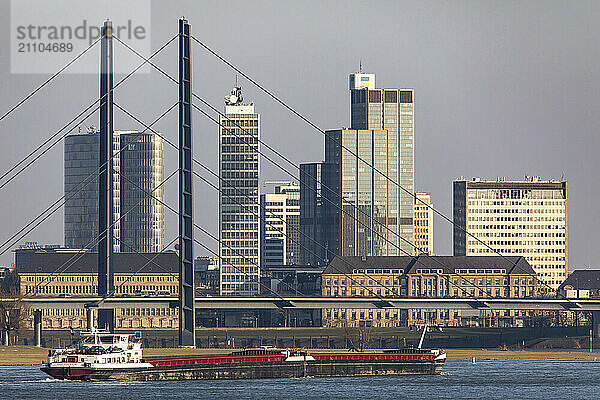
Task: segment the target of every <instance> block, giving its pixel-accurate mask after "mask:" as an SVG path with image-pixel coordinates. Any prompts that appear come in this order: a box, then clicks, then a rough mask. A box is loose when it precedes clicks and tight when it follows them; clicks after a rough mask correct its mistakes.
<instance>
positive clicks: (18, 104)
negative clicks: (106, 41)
mask: <svg viewBox="0 0 600 400" xmlns="http://www.w3.org/2000/svg"><path fill="white" fill-rule="evenodd" d="M103 37H104V35H102V36H100V37H99V38H98V39H96V40H95V41H94V43H92V44H90V45H89V46H88V47H87V48H86V49H84V50H83V51H82V52H81V53H79V54H78V55H77V56H76V57H75V58H73V59H71V61H69V62H68V63H67V64H66V65H64V66H63V67H62V68H61V69H59V70H58V71H56V72H55V73H54V75H52V76H51V77H50V78H48V79H46V81H45V82H44V83H42V84H41V85H40V86H38V87H37V88H36V89H35V90H34V91H33V92H31V93H29V94H28V95H27V96H25V97H24V98H23V99H22V100H21V101H19V102H18V103H17V104H15V106H14V107H13V108H11V109H10V110H8V111H7V112H5V113H4V114H3V115H2V116H1V117H0V121H2V120H3V119H4V118H6V117H7V116H8V115H9V114H10V113H12V112H13V111H15V110H16V109H17V108H19V106H21V105H22V104H23V103H25V102H26V101H27V100H29V99H30V98H31V97H32V96H33V95H34V94H36V93H37V92H39V91H40V90H41V89H42V88H43V87H44V86H46V85H47V84H48V83H50V81H52V80H53V79H54V78H56V77H57V76H58V75H60V74H61V72H63V71H64V70H65V69H67V68H68V67H69V66H70V65H71V64H73V63H74V62H75V61H77V60H78V59H79V58H81V57H82V56H83V55H84V54H85V53H87V51H88V50H89V49H91V48H92V47H94V46H95V45H96V43H98V42H99V41H100V40H101V39H103Z"/></svg>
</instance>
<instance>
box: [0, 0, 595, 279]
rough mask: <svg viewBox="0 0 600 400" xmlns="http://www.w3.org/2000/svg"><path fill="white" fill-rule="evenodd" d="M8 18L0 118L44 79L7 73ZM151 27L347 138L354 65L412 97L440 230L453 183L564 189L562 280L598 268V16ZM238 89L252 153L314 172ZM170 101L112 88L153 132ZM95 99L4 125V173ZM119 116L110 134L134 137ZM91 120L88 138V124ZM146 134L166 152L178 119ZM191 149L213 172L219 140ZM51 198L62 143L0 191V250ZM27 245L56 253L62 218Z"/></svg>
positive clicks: (68, 97)
mask: <svg viewBox="0 0 600 400" xmlns="http://www.w3.org/2000/svg"><path fill="white" fill-rule="evenodd" d="M173 3H174V4H173ZM9 10H10V3H9V2H8V1H6V0H2V2H1V7H0V33H2V39H0V41H1V42H0V114H3V113H4V112H5V110H8V109H9V108H10V107H12V106H13V105H14V104H15V103H16V102H17V101H18V100H20V99H21V98H22V97H23V96H24V95H26V94H27V93H29V92H30V91H31V90H33V89H34V88H35V87H37V86H38V85H39V84H40V83H41V82H43V81H44V80H45V79H47V77H48V76H49V75H41V74H40V75H32V74H27V75H19V74H11V73H10V57H11V54H10V38H9V29H10V12H9ZM32 12H35V10H32ZM151 16H152V22H151V26H150V28H151V40H152V49H153V50H154V49H157V48H158V47H160V46H161V45H162V44H163V43H164V42H166V41H167V40H168V39H170V38H171V37H172V36H173V35H175V34H176V32H177V19H178V18H179V17H181V16H185V17H186V18H187V19H188V20H189V21H190V23H191V24H192V33H193V34H194V35H195V36H197V37H198V38H199V39H201V40H203V41H205V42H206V43H207V44H209V45H211V46H212V47H213V48H214V49H215V50H217V51H218V52H220V53H221V54H222V55H223V56H224V57H226V58H228V59H229V60H231V61H232V62H233V63H234V64H236V65H238V66H239V67H240V68H241V69H242V70H244V71H246V72H247V73H248V74H250V75H251V76H253V77H255V78H256V79H257V80H258V81H259V82H261V83H263V84H264V85H265V86H266V87H268V88H270V89H272V90H273V91H274V92H275V93H277V94H278V95H280V96H281V97H282V98H283V99H285V100H286V101H287V102H288V103H289V104H290V105H292V106H293V107H295V108H296V109H297V110H298V111H299V112H301V113H303V114H304V115H305V116H307V117H308V118H309V119H310V120H311V121H313V122H314V123H316V124H317V125H318V126H319V127H321V128H323V129H334V128H339V127H340V126H348V125H349V91H348V74H349V73H350V72H354V71H356V70H357V69H358V65H359V60H362V62H363V67H364V68H363V69H364V70H365V71H366V72H373V73H376V74H377V85H378V86H379V87H411V88H414V89H415V142H416V144H415V163H416V165H415V180H416V185H415V186H416V188H417V190H419V191H427V192H430V193H431V194H432V198H433V202H434V205H435V207H436V208H438V209H439V210H440V211H441V212H443V213H444V214H446V215H448V216H451V215H452V181H453V179H455V178H457V177H460V176H466V177H472V176H479V177H487V178H493V179H495V178H496V177H497V176H501V177H502V176H504V177H507V178H523V176H524V175H540V176H542V177H544V178H561V176H564V178H565V179H567V180H568V185H569V186H568V189H569V193H568V196H569V198H568V213H569V214H568V229H569V232H568V240H569V268H570V269H573V268H584V267H587V266H588V265H591V266H592V267H599V265H598V263H597V262H596V260H595V259H593V258H592V256H593V254H594V253H593V246H594V243H597V241H598V235H597V230H598V226H599V225H600V211H599V209H598V207H597V205H596V204H597V202H598V199H600V188H599V186H598V177H599V175H598V174H599V173H598V171H599V169H600V157H599V156H598V153H599V149H600V140H599V139H598V123H599V121H600V113H599V112H598V109H599V106H600V78H599V75H598V71H600V54H599V44H598V38H599V37H600V23H599V21H600V2H597V1H593V2H585V1H577V2H567V1H564V2H557V1H539V2H536V1H529V2H527V1H502V2H499V1H489V2H486V1H471V2H463V1H433V2H422V1H378V2H376V1H370V2H366V1H302V2H299V1H298V2H281V1H244V2H237V1H230V2H223V1H202V2H191V1H190V2H176V3H175V2H164V3H163V2H152V8H151ZM108 17H110V18H112V19H114V20H115V21H116V22H118V21H117V20H118V15H99V16H98V18H97V24H98V25H100V24H101V23H102V21H103V20H104V19H106V18H108ZM115 46H116V44H115ZM92 53H93V54H90V55H89V57H88V56H86V57H84V58H82V59H81V60H80V61H79V62H89V63H94V64H97V62H98V53H99V49H98V48H96V49H94V51H93V52H92ZM176 57H177V46H176V43H173V44H172V45H171V46H169V47H168V48H167V49H166V50H165V52H164V53H161V55H160V56H158V57H157V59H156V61H157V63H158V64H160V65H161V66H162V67H164V69H165V70H166V71H168V72H169V73H170V74H172V75H173V76H175V77H176V76H177V58H176ZM115 63H118V59H117V60H115ZM118 78H119V77H118ZM234 82H235V74H234V72H232V71H231V70H230V69H228V67H226V66H225V65H224V64H222V63H221V62H220V61H218V60H217V59H215V58H214V57H213V56H211V55H209V54H208V53H206V52H205V51H204V50H203V49H201V48H200V47H198V46H197V45H194V47H193V86H194V91H195V92H197V93H198V94H199V95H200V96H202V97H204V98H205V99H206V100H208V101H209V102H210V103H212V104H213V105H215V106H217V107H219V108H222V104H223V96H224V95H226V94H228V92H229V90H230V89H231V86H232V85H233V83H234ZM240 82H241V85H242V88H243V90H244V93H245V95H244V98H245V100H247V101H253V102H254V103H255V105H256V110H257V112H259V113H260V114H261V119H262V139H263V140H264V141H266V142H267V143H269V144H271V145H273V146H274V147H276V148H277V149H279V150H280V151H281V152H283V153H284V154H286V155H287V156H289V157H290V158H291V159H292V160H293V161H294V162H296V163H300V162H310V161H321V160H322V159H323V137H322V135H321V134H320V133H319V132H317V131H315V130H314V129H312V128H310V127H309V126H307V125H306V124H305V123H303V122H302V121H300V120H299V119H298V118H296V117H294V116H292V115H291V114H290V113H289V112H287V111H285V110H284V109H283V108H282V107H281V106H280V105H278V104H276V103H275V102H274V101H273V100H271V99H270V98H268V97H267V96H266V95H264V94H263V93H261V92H260V91H258V90H257V89H256V88H254V87H253V86H252V85H251V84H249V83H248V82H245V81H244V80H243V79H240ZM177 93H178V92H177V87H176V86H175V85H174V84H173V83H171V82H169V81H168V80H166V79H165V78H164V77H163V76H161V75H160V74H159V73H156V72H151V73H150V74H142V75H139V76H134V77H132V78H131V79H129V80H128V81H127V82H126V83H124V84H123V85H122V86H121V87H119V88H118V89H117V90H116V93H115V102H117V103H119V104H121V105H122V106H123V107H124V108H126V109H128V110H129V111H131V112H132V113H134V114H135V115H137V116H138V117H139V118H141V119H142V120H144V121H146V122H148V123H149V122H150V121H152V120H153V119H154V118H156V117H157V116H158V115H159V114H160V113H161V112H162V111H163V110H164V109H166V108H168V107H169V106H171V105H172V104H173V103H174V102H176V101H177ZM97 97H98V77H97V76H95V75H93V74H70V75H64V76H61V77H59V78H58V79H56V80H55V81H54V82H53V83H52V84H51V85H50V86H49V87H47V88H44V89H43V90H42V91H41V92H40V93H39V94H37V95H36V96H35V97H34V98H32V99H31V100H30V101H29V102H27V103H26V104H24V105H23V106H22V107H20V108H19V109H18V110H17V111H16V112H14V113H13V114H12V115H10V116H9V117H8V118H7V119H5V120H4V121H1V122H0V137H1V138H2V157H0V173H3V172H4V171H6V170H7V169H8V168H10V167H11V166H12V165H14V164H15V163H16V162H17V161H19V160H20V159H21V158H23V157H24V156H25V155H26V154H27V153H28V152H29V151H30V150H32V149H33V148H34V147H35V146H37V145H38V144H39V143H41V142H42V141H43V140H44V139H45V138H47V137H48V136H49V135H50V134H51V133H53V132H55V131H56V130H58V129H59V128H60V127H62V125H64V124H65V123H66V122H67V121H69V120H70V119H71V118H73V117H74V116H75V115H77V114H78V113H79V112H80V111H81V110H82V109H83V108H84V107H85V106H87V105H88V104H89V103H90V102H91V101H92V100H93V99H94V98H97ZM115 112H116V120H115V129H143V128H142V127H141V126H140V125H139V124H138V123H136V122H135V121H132V120H131V119H129V118H128V117H127V116H126V115H123V114H122V113H120V112H119V111H118V110H115ZM97 118H98V117H97V114H96V116H95V117H94V118H93V119H91V118H90V121H89V124H90V125H98V120H97ZM157 128H158V129H159V130H160V131H162V132H164V133H165V134H166V135H167V136H168V137H169V138H170V139H172V140H174V141H176V139H177V112H176V110H175V112H172V113H171V114H169V115H168V117H167V118H165V119H163V120H162V121H161V122H160V123H159V124H157ZM194 140H195V143H194V146H195V148H194V152H195V157H196V158H198V159H199V160H202V161H203V162H205V163H206V164H207V165H209V166H211V167H212V168H214V169H215V170H216V168H217V165H218V164H217V151H218V148H217V128H216V126H215V125H214V123H213V122H211V121H209V120H207V119H206V118H205V117H203V116H202V115H200V114H199V113H197V112H196V113H195V117H194ZM165 157H166V167H165V176H167V175H168V174H169V173H170V172H171V171H173V169H175V168H176V165H177V153H176V152H175V151H174V150H172V149H171V148H170V147H169V146H165ZM261 168H262V170H261V180H262V181H266V180H280V179H287V177H286V176H285V175H283V173H282V172H280V171H278V170H277V169H276V168H274V167H273V166H272V165H270V164H269V163H268V162H266V161H264V160H263V163H262V165H261ZM213 181H214V180H213ZM215 182H216V181H215ZM176 190H177V181H176V180H173V181H172V182H170V183H169V184H168V185H167V190H166V200H167V202H168V203H169V204H171V205H173V206H174V207H177V193H176ZM195 190H196V204H195V207H196V208H195V216H196V221H197V222H198V223H199V224H201V225H203V226H205V227H206V228H207V229H209V230H210V231H212V232H215V233H216V232H217V220H218V216H217V198H218V197H217V193H216V192H215V191H214V190H213V189H211V188H210V187H208V186H207V185H205V184H202V183H201V182H197V183H196V185H195ZM62 194H63V146H62V143H61V144H60V145H58V146H56V147H55V148H54V149H52V150H51V151H50V152H49V153H48V154H47V155H46V156H44V157H43V158H42V159H40V160H39V161H38V162H37V163H35V164H34V165H33V166H31V167H30V168H29V169H28V170H27V171H26V172H25V173H23V174H22V175H21V177H20V179H18V180H15V181H13V182H12V183H10V184H9V185H7V186H6V187H4V188H3V189H1V190H0V209H1V210H2V219H1V224H0V243H1V242H4V240H6V239H7V238H8V237H10V236H11V235H12V234H13V233H14V232H15V231H17V230H18V229H19V228H21V227H22V226H23V225H25V223H26V222H27V221H29V220H30V219H31V218H33V217H34V216H35V215H37V214H38V213H39V212H40V211H41V210H43V209H44V208H45V207H47V206H48V205H49V204H51V203H52V202H54V201H55V200H56V199H57V198H59V197H60V196H62ZM166 217H167V234H166V237H165V243H168V242H170V241H171V240H172V238H173V237H174V236H175V235H176V232H177V220H176V218H175V216H174V215H173V214H172V213H170V212H169V211H166ZM196 235H197V237H198V239H199V240H201V241H202V242H204V243H206V244H207V245H210V246H211V247H212V248H216V244H215V243H214V242H213V241H211V239H209V238H206V237H204V236H202V235H201V234H200V233H197V234H196ZM26 239H27V240H29V241H38V242H40V243H60V244H62V243H63V214H62V211H60V212H58V213H57V214H56V215H55V216H54V217H52V218H50V219H49V220H48V221H47V222H46V223H45V224H43V225H42V226H40V227H39V228H38V229H36V230H35V231H33V232H31V233H30V234H29V235H28V236H27V238H26ZM435 252H436V253H437V254H451V252H452V229H451V226H450V224H448V223H447V222H445V221H442V220H441V219H440V218H437V217H436V219H435ZM202 253H204V252H203V251H201V250H200V249H198V250H197V254H202ZM11 261H12V255H11V254H9V253H7V254H5V255H3V256H0V264H8V263H10V262H11Z"/></svg>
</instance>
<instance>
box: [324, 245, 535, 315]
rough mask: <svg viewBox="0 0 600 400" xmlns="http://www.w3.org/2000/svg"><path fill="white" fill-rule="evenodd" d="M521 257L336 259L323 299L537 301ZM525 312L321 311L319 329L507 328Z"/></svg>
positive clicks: (528, 268)
mask: <svg viewBox="0 0 600 400" xmlns="http://www.w3.org/2000/svg"><path fill="white" fill-rule="evenodd" d="M532 275H533V269H532V268H531V266H530V265H529V263H528V262H527V260H525V258H523V257H514V256H513V257H507V258H503V257H498V256H496V257H493V256H492V257H465V256H424V255H420V256H414V257H407V256H399V257H344V258H343V259H342V258H340V257H336V258H335V259H334V260H333V261H332V263H331V264H330V265H329V266H328V267H327V268H326V269H325V271H324V272H323V277H322V280H321V281H322V285H323V290H322V295H323V296H334V297H337V296H340V297H348V296H360V297H378V296H381V297H386V298H393V297H416V298H435V297H446V298H477V297H479V298H481V297H498V298H519V297H536V296H538V295H539V286H538V284H537V282H536V280H535V277H534V276H532ZM530 315H531V312H530V311H512V312H510V313H509V312H504V311H500V312H496V313H495V314H494V315H492V313H490V312H487V313H486V312H480V311H475V312H472V313H469V312H465V311H461V310H426V309H422V310H421V309H411V310H398V309H394V308H390V309H383V310H382V309H324V310H323V324H324V326H329V327H339V326H378V327H393V326H407V325H408V326H411V325H422V324H425V323H428V324H434V325H445V326H464V325H474V324H477V325H486V326H488V325H489V324H490V318H492V317H493V320H492V323H491V325H495V326H510V325H512V324H514V322H515V321H514V320H515V318H519V317H529V316H530Z"/></svg>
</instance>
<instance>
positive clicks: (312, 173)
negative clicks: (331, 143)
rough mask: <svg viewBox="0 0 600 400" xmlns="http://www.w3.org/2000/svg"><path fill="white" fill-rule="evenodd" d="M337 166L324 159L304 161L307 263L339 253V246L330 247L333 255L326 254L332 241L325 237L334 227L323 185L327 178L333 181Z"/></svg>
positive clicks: (302, 260)
mask: <svg viewBox="0 0 600 400" xmlns="http://www.w3.org/2000/svg"><path fill="white" fill-rule="evenodd" d="M333 167H335V166H334V165H331V164H326V163H322V162H320V163H305V164H300V264H303V265H313V266H317V265H325V264H327V262H328V261H330V260H332V259H333V256H334V255H335V253H334V250H335V247H334V248H331V249H330V251H329V253H330V254H331V256H328V255H326V249H328V250H329V242H327V240H326V239H325V238H326V237H328V236H332V233H331V231H333V229H332V227H331V226H327V224H326V223H325V206H324V204H325V203H326V201H324V198H323V193H324V188H323V185H324V184H325V185H327V184H326V183H324V182H325V181H327V183H331V182H330V181H331V179H328V173H330V172H331V171H334V169H333ZM330 197H333V196H330ZM336 204H337V203H336ZM336 215H337V214H336ZM336 215H334V216H336ZM334 216H332V217H334Z"/></svg>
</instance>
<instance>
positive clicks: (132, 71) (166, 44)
mask: <svg viewBox="0 0 600 400" xmlns="http://www.w3.org/2000/svg"><path fill="white" fill-rule="evenodd" d="M115 38H116V37H115ZM176 38H177V35H176V36H173V37H172V38H171V39H170V40H168V41H167V42H166V43H165V44H163V45H162V46H161V47H160V48H158V50H156V51H155V52H154V53H152V54H151V55H150V57H149V58H148V59H147V60H144V62H142V63H141V64H139V65H138V66H137V67H136V68H134V69H133V70H131V71H130V72H129V73H128V74H127V75H126V76H125V77H123V78H122V79H121V80H120V81H119V82H117V83H116V84H115V86H114V87H113V88H112V89H111V90H110V91H109V92H108V93H106V94H105V96H107V95H109V94H110V93H112V91H113V90H115V89H116V88H117V87H119V86H120V85H121V84H122V83H123V82H125V80H127V79H128V78H129V77H131V76H132V75H133V74H135V73H136V72H137V71H138V70H139V69H140V68H142V67H143V66H144V65H146V63H148V62H150V60H151V59H152V58H153V57H155V56H156V55H157V54H158V53H160V52H161V51H162V50H163V49H164V48H165V47H167V46H168V45H169V44H170V43H171V42H173V41H174V40H175V39H176ZM101 101H102V98H99V99H97V100H94V101H93V102H92V103H91V104H90V105H89V106H88V107H86V108H85V109H84V110H83V111H82V112H81V113H79V114H78V115H77V116H76V117H75V118H73V119H72V120H71V121H70V122H68V123H67V124H65V125H64V126H63V127H62V128H61V129H60V130H58V131H57V132H55V133H54V134H53V135H51V136H50V137H49V138H48V139H46V140H44V141H43V142H42V144H40V145H39V146H38V147H36V148H35V149H34V150H32V151H31V152H30V153H29V154H28V155H27V156H25V157H24V158H23V159H21V160H20V161H19V162H18V163H16V164H15V165H14V166H13V167H11V168H10V169H9V170H8V171H6V172H4V173H3V174H2V175H1V176H0V180H2V179H4V178H5V177H6V176H7V175H9V174H10V173H11V172H13V171H14V170H15V169H17V168H18V167H19V166H20V165H21V164H23V163H25V162H26V161H27V160H28V159H29V158H30V157H31V156H33V155H34V154H35V153H36V152H38V151H39V150H40V149H41V148H43V147H44V146H45V145H46V144H48V143H49V142H50V141H52V140H53V139H54V138H55V137H57V136H58V135H60V134H61V132H63V131H64V130H65V129H66V128H67V127H68V126H69V125H71V123H73V121H75V120H76V119H77V118H79V117H80V116H81V115H83V114H84V113H85V112H86V111H87V110H89V109H90V108H92V107H93V106H94V104H96V103H98V104H99V103H101ZM98 108H100V105H98V106H97V107H96V108H95V109H94V111H95V110H97V109H98ZM84 120H85V119H84ZM79 124H81V122H80V123H79ZM79 124H76V125H79ZM73 129H75V126H74V127H73V128H71V130H70V131H67V132H66V133H64V134H63V135H62V136H61V137H60V138H59V139H58V140H56V141H55V142H54V143H53V144H52V145H51V146H50V147H49V148H47V149H46V150H44V151H43V152H42V153H40V154H39V155H38V156H36V157H35V159H34V160H32V161H31V162H29V163H28V164H27V165H25V166H24V167H23V168H21V169H20V170H19V171H18V172H17V173H16V174H15V175H13V176H12V177H11V178H10V179H8V180H7V181H5V182H4V183H2V184H1V185H0V189H2V188H3V187H4V186H6V185H7V184H8V183H10V182H11V181H12V180H13V179H15V178H16V177H17V176H18V175H19V174H20V173H21V172H23V171H24V170H25V169H26V168H27V167H29V166H30V165H31V164H33V163H34V162H35V161H37V160H38V159H39V158H40V157H41V156H42V155H44V154H45V153H46V152H48V151H49V150H50V149H51V148H52V147H54V146H55V145H56V144H57V143H59V142H60V140H62V139H64V138H65V137H66V136H67V135H68V134H69V133H71V132H72V131H73Z"/></svg>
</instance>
